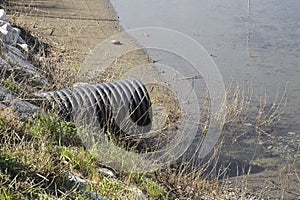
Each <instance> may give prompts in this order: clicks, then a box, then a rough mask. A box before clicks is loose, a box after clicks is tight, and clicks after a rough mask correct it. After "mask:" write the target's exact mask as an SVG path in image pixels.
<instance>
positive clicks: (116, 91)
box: [38, 79, 152, 135]
mask: <svg viewBox="0 0 300 200" xmlns="http://www.w3.org/2000/svg"><path fill="white" fill-rule="evenodd" d="M38 96H39V97H43V98H45V100H47V102H48V103H50V105H56V106H55V107H56V108H57V109H58V113H59V115H60V116H62V117H64V118H65V119H66V120H70V121H74V122H75V123H76V124H78V125H80V126H82V125H84V126H90V127H93V128H95V127H99V128H101V129H107V128H108V127H111V126H112V125H113V127H114V128H115V127H117V128H118V129H119V131H120V132H123V133H126V135H136V134H142V133H145V132H148V131H149V130H150V129H151V125H152V109H151V101H150V96H149V94H148V91H147V89H146V87H145V86H144V85H143V84H142V83H141V82H140V81H139V80H137V79H126V80H120V81H116V82H110V83H101V84H95V85H84V86H79V87H73V88H66V89H63V90H59V91H53V92H46V93H41V94H38ZM48 105H49V104H48Z"/></svg>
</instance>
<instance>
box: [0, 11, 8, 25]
mask: <svg viewBox="0 0 300 200" xmlns="http://www.w3.org/2000/svg"><path fill="white" fill-rule="evenodd" d="M0 20H2V21H5V22H7V16H6V13H5V11H4V10H3V9H0Z"/></svg>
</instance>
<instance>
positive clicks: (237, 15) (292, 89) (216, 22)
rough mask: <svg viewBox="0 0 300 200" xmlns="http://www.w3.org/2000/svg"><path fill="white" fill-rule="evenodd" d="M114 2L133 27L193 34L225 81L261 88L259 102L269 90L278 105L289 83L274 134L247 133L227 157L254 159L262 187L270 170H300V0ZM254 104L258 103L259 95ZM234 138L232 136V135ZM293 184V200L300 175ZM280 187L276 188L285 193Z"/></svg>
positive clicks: (228, 150)
mask: <svg viewBox="0 0 300 200" xmlns="http://www.w3.org/2000/svg"><path fill="white" fill-rule="evenodd" d="M111 2H112V4H113V6H114V7H115V9H116V11H117V15H118V16H119V17H120V22H121V25H122V26H123V27H124V28H125V29H133V28H138V27H149V26H155V27H164V28H170V29H174V30H177V31H180V32H182V33H184V34H186V35H188V36H190V37H192V38H193V39H194V40H196V41H197V42H198V43H199V44H201V45H202V46H203V47H205V48H206V50H207V51H208V52H209V53H210V54H211V56H212V58H213V59H214V61H215V63H216V64H217V66H218V68H219V70H220V72H221V74H222V76H223V79H224V81H225V85H228V83H229V82H230V80H234V81H237V82H239V84H240V85H242V87H244V88H245V89H246V88H248V87H249V86H250V87H251V88H253V94H254V95H253V96H254V99H255V97H259V96H261V95H265V94H266V96H267V101H268V102H269V103H268V105H267V107H268V106H269V107H272V103H273V100H274V99H275V98H276V94H279V96H280V95H282V94H283V92H284V89H285V85H286V84H288V87H287V104H286V107H285V108H284V109H283V110H284V113H283V114H281V118H280V122H279V124H277V125H276V126H271V127H270V128H269V129H268V133H270V134H272V137H269V136H266V135H264V134H262V136H261V138H260V140H256V138H257V134H256V133H255V130H251V129H249V130H246V131H245V134H244V135H243V137H241V138H239V139H238V140H237V141H236V142H233V143H230V142H227V144H225V145H224V148H223V149H224V150H223V155H224V156H225V157H226V156H227V157H229V158H232V159H234V160H235V161H237V162H241V163H249V162H250V160H251V163H252V164H253V163H254V166H257V171H255V170H254V172H257V173H258V175H256V176H255V175H254V176H253V177H254V178H253V179H254V180H256V182H255V181H253V184H254V185H259V184H258V183H259V181H262V180H261V177H263V176H264V175H266V174H269V173H270V172H272V173H273V175H272V176H273V177H274V176H275V177H276V176H277V175H278V174H284V173H283V171H284V170H286V169H287V168H288V167H290V166H292V167H291V168H293V170H294V171H296V172H294V171H293V170H290V171H288V170H287V172H286V177H288V176H289V175H288V173H291V171H293V173H297V171H298V174H299V171H300V163H299V160H300V153H299V148H300V147H299V145H300V103H299V102H300V12H299V10H300V1H299V0H286V1H281V0H265V1H250V0H248V1H247V0H244V1H240V0H230V1H229V0H227V1H221V0H216V1H204V0H186V1H182V0H172V1H171V0H152V1H146V0H131V1H120V0H111ZM166 39H167V38H166ZM150 53H151V52H150ZM151 57H152V58H153V59H154V60H158V62H162V63H164V64H165V63H168V64H172V61H170V60H172V59H168V56H165V55H164V54H163V53H159V52H152V53H151ZM170 62H171V63H170ZM173 62H174V60H173ZM173 64H174V63H173ZM254 102H256V103H258V100H256V101H254ZM277 104H279V102H277ZM254 106H255V105H254ZM234 131H235V132H239V131H240V130H233V129H230V128H229V129H228V132H231V133H232V132H234ZM233 135H234V134H233ZM233 138H234V136H232V135H231V136H229V137H228V138H227V140H233ZM289 163H291V165H289ZM254 168H255V167H254ZM283 169H284V170H283ZM284 172H285V171H284ZM259 174H261V175H259ZM274 174H275V175H274ZM266 176H267V175H266ZM292 176H293V175H292ZM294 177H295V176H294ZM277 178H278V176H277ZM287 182H288V183H289V184H290V185H291V187H290V186H286V188H290V189H286V190H285V192H284V195H286V198H291V199H292V198H293V197H296V196H297V195H300V189H299V188H300V183H299V182H300V180H297V179H293V178H289V177H288V178H287ZM289 184H288V185H289ZM275 185H276V184H275ZM298 186H299V187H298ZM276 187H277V186H276ZM276 187H275V186H274V188H273V189H274V190H278V188H277V189H276ZM278 187H279V186H278ZM289 190H290V191H289ZM281 194H282V192H281V193H280V194H279V193H278V194H277V195H279V196H280V195H281Z"/></svg>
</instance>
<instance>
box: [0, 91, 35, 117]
mask: <svg viewBox="0 0 300 200" xmlns="http://www.w3.org/2000/svg"><path fill="white" fill-rule="evenodd" d="M0 101H1V102H2V106H10V105H13V108H14V110H15V111H16V112H18V113H19V115H20V116H21V117H23V118H29V117H30V116H32V115H33V114H34V113H35V112H38V111H39V110H40V108H39V107H38V106H36V105H34V104H32V103H30V102H28V101H23V100H18V99H17V98H16V96H15V95H14V94H13V93H12V92H11V91H10V90H8V89H6V88H4V87H1V86H0Z"/></svg>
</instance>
